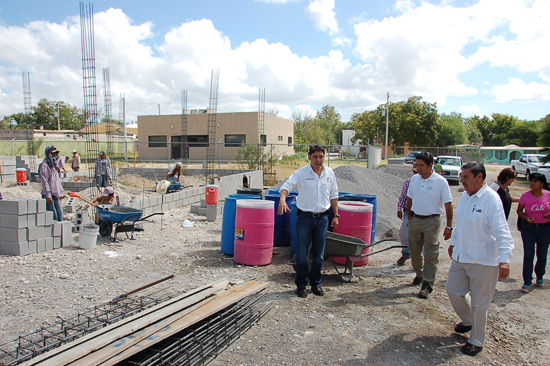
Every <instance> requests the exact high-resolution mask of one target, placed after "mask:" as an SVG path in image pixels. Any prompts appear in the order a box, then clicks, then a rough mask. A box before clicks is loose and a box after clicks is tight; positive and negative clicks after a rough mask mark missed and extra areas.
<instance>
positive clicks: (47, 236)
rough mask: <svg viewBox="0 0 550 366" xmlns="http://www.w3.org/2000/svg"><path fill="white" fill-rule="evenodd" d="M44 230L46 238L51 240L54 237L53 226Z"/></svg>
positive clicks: (46, 226)
mask: <svg viewBox="0 0 550 366" xmlns="http://www.w3.org/2000/svg"><path fill="white" fill-rule="evenodd" d="M56 222H57V221H56ZM42 230H44V237H45V238H49V237H51V236H53V224H51V225H45V226H44V227H43V229H42Z"/></svg>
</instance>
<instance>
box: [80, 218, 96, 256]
mask: <svg viewBox="0 0 550 366" xmlns="http://www.w3.org/2000/svg"><path fill="white" fill-rule="evenodd" d="M98 235H99V226H97V225H96V224H94V223H93V222H89V223H87V224H84V225H82V226H81V227H80V236H79V240H78V246H79V247H80V248H82V249H94V248H95V245H96V243H97V236H98Z"/></svg>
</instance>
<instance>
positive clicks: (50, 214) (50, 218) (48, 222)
mask: <svg viewBox="0 0 550 366" xmlns="http://www.w3.org/2000/svg"><path fill="white" fill-rule="evenodd" d="M45 225H48V226H49V225H53V211H46V224H45Z"/></svg>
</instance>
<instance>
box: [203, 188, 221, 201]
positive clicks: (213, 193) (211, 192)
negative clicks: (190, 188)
mask: <svg viewBox="0 0 550 366" xmlns="http://www.w3.org/2000/svg"><path fill="white" fill-rule="evenodd" d="M205 189H206V191H205V193H206V198H205V201H206V204H207V205H217V204H218V202H219V188H218V186H217V185H214V184H208V185H206V187H205Z"/></svg>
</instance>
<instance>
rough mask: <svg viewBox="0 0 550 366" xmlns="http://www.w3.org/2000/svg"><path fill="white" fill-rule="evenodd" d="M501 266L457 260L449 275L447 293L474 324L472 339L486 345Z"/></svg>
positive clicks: (466, 320) (464, 317)
mask: <svg viewBox="0 0 550 366" xmlns="http://www.w3.org/2000/svg"><path fill="white" fill-rule="evenodd" d="M498 273H499V268H498V266H485V265H482V264H474V263H460V262H457V261H455V260H453V263H452V264H451V268H449V277H448V278H447V285H446V288H447V294H448V295H449V300H451V304H452V305H453V308H454V309H455V311H456V313H457V314H458V316H459V317H460V319H461V320H462V323H463V324H464V325H471V326H472V332H471V334H470V339H469V340H468V342H470V343H471V344H473V345H475V346H478V347H483V344H484V343H485V332H486V327H487V313H488V311H489V305H490V304H491V301H492V300H493V294H494V293H495V288H496V286H497V281H498Z"/></svg>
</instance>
